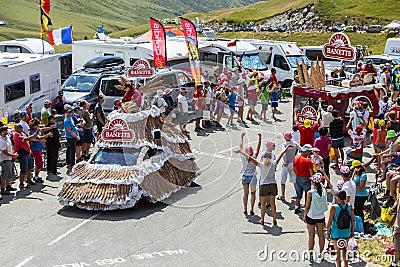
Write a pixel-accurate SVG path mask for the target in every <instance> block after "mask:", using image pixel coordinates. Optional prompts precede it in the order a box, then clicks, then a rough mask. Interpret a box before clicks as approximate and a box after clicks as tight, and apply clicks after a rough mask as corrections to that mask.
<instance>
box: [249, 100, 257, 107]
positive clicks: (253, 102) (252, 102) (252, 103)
mask: <svg viewBox="0 0 400 267" xmlns="http://www.w3.org/2000/svg"><path fill="white" fill-rule="evenodd" d="M249 105H250V106H257V100H250V99H249Z"/></svg>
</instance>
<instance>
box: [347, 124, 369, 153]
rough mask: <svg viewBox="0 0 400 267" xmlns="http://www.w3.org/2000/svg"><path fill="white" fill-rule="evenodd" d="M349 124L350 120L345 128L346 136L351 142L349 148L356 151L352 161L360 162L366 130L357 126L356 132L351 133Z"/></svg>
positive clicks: (361, 126)
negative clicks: (347, 135)
mask: <svg viewBox="0 0 400 267" xmlns="http://www.w3.org/2000/svg"><path fill="white" fill-rule="evenodd" d="M350 124H351V118H350V121H349V123H348V124H347V126H346V128H347V131H348V134H349V136H350V138H351V142H350V146H351V147H352V148H354V149H356V151H355V154H354V159H356V160H359V161H362V157H363V153H364V151H363V149H364V141H365V137H366V135H367V129H365V128H364V126H363V125H361V124H360V125H357V126H356V130H355V131H353V130H352V129H351V128H350Z"/></svg>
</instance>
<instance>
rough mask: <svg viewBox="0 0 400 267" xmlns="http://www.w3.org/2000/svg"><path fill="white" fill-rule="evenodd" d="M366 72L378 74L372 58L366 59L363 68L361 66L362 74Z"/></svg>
mask: <svg viewBox="0 0 400 267" xmlns="http://www.w3.org/2000/svg"><path fill="white" fill-rule="evenodd" d="M368 73H372V74H374V76H377V75H378V72H377V71H376V69H375V66H374V65H373V64H372V60H371V59H368V60H367V63H366V64H365V66H364V68H363V76H365V75H366V74H368Z"/></svg>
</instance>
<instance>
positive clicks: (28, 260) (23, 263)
mask: <svg viewBox="0 0 400 267" xmlns="http://www.w3.org/2000/svg"><path fill="white" fill-rule="evenodd" d="M32 259H33V256H30V257H29V258H26V259H25V260H23V261H21V262H20V263H18V264H17V265H15V267H22V266H24V265H25V264H27V263H28V262H30V261H31V260H32Z"/></svg>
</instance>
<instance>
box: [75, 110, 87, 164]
mask: <svg viewBox="0 0 400 267" xmlns="http://www.w3.org/2000/svg"><path fill="white" fill-rule="evenodd" d="M82 110H83V108H82V107H80V106H75V107H74V113H73V115H72V120H73V121H74V123H75V126H76V128H77V130H78V134H79V137H80V140H77V141H76V148H75V158H76V160H77V162H80V161H82V160H84V158H83V157H82V145H83V143H82V139H83V136H84V134H85V131H84V129H83V124H84V121H83V118H82V116H81V114H82Z"/></svg>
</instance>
